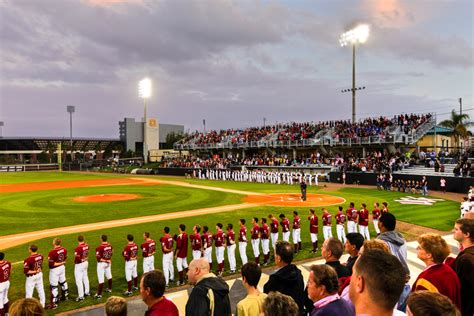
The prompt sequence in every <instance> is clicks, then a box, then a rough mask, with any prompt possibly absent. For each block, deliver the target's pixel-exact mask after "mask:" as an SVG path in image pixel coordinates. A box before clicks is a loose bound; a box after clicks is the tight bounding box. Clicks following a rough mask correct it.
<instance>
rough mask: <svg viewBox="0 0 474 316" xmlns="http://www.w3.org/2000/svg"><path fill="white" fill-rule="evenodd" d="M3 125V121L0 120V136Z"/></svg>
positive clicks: (0, 136)
mask: <svg viewBox="0 0 474 316" xmlns="http://www.w3.org/2000/svg"><path fill="white" fill-rule="evenodd" d="M4 126H5V122H3V121H0V138H2V137H3V136H2V128H3V127H4Z"/></svg>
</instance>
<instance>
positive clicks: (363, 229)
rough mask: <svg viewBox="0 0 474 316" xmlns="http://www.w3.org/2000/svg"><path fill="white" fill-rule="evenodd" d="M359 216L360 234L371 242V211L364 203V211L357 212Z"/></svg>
mask: <svg viewBox="0 0 474 316" xmlns="http://www.w3.org/2000/svg"><path fill="white" fill-rule="evenodd" d="M357 213H358V215H359V232H360V233H361V235H362V236H364V237H365V239H366V240H370V234H369V210H368V209H367V205H366V204H365V203H362V209H361V210H360V211H359V212H357Z"/></svg>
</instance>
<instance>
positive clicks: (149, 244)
mask: <svg viewBox="0 0 474 316" xmlns="http://www.w3.org/2000/svg"><path fill="white" fill-rule="evenodd" d="M141 248H142V254H143V273H147V272H149V271H153V270H155V252H156V242H155V241H154V240H153V239H147V240H145V242H144V243H143V244H142V245H141Z"/></svg>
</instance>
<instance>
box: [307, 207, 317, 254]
mask: <svg viewBox="0 0 474 316" xmlns="http://www.w3.org/2000/svg"><path fill="white" fill-rule="evenodd" d="M308 220H309V234H310V236H311V242H312V244H313V250H311V252H312V253H316V252H317V251H318V217H317V216H316V215H315V214H314V210H313V209H311V210H309V216H308Z"/></svg>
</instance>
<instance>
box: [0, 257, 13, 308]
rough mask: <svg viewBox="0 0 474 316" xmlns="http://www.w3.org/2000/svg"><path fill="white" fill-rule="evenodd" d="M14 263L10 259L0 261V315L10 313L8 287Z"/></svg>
mask: <svg viewBox="0 0 474 316" xmlns="http://www.w3.org/2000/svg"><path fill="white" fill-rule="evenodd" d="M11 271H12V265H11V263H10V262H9V261H6V260H3V261H1V262H0V315H4V314H6V313H8V305H9V304H8V289H9V288H10V273H11Z"/></svg>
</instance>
